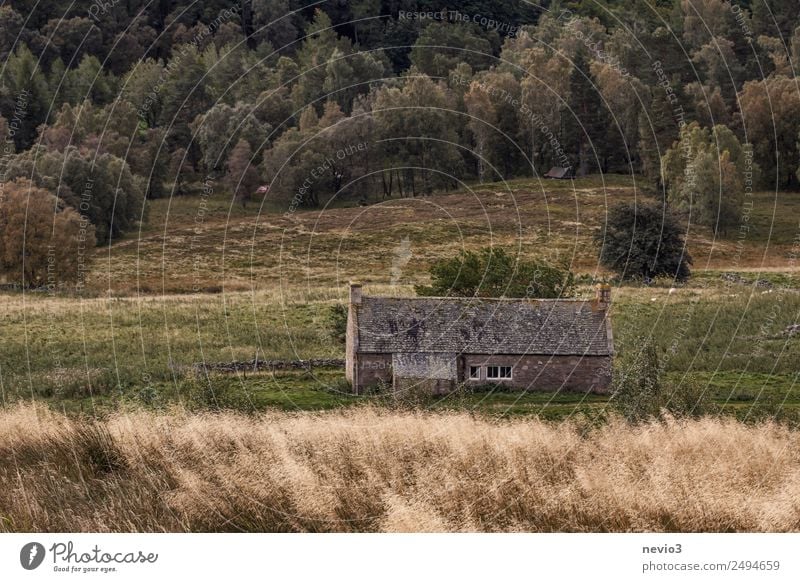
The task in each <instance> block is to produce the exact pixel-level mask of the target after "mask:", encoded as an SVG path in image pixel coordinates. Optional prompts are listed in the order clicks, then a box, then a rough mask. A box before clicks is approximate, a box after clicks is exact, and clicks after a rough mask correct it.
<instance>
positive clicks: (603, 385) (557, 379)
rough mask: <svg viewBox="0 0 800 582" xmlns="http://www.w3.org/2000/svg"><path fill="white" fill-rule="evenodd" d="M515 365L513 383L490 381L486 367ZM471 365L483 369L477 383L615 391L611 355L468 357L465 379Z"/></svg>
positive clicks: (551, 389) (549, 389)
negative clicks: (612, 381)
mask: <svg viewBox="0 0 800 582" xmlns="http://www.w3.org/2000/svg"><path fill="white" fill-rule="evenodd" d="M486 365H496V366H512V375H513V378H512V379H511V380H486V379H485V374H486V370H485V368H483V366H486ZM470 366H481V367H482V369H481V379H480V380H465V382H467V383H468V384H469V383H474V384H492V383H497V384H503V385H508V386H510V387H512V388H514V389H519V390H541V391H543V392H555V391H557V390H570V391H575V392H595V393H600V394H603V393H608V392H609V391H610V390H611V357H610V356H506V355H472V354H470V355H464V356H462V364H461V366H459V368H460V369H461V370H463V372H462V376H461V377H462V378H465V379H466V378H467V377H468V376H469V367H470Z"/></svg>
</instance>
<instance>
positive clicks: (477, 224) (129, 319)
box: [0, 176, 800, 416]
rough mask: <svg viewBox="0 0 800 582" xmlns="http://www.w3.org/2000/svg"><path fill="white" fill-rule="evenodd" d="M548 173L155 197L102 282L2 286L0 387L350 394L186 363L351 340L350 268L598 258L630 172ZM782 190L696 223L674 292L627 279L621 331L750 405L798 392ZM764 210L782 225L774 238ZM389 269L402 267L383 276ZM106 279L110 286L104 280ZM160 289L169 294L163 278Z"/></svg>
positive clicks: (573, 405)
mask: <svg viewBox="0 0 800 582" xmlns="http://www.w3.org/2000/svg"><path fill="white" fill-rule="evenodd" d="M545 186H546V187H547V190H546V191H542V190H541V189H540V184H538V183H533V182H531V181H517V182H511V183H509V184H506V185H502V184H491V185H484V186H483V187H480V188H475V191H474V192H470V193H457V194H442V195H436V196H432V197H428V198H424V199H416V200H409V199H402V200H392V201H388V202H386V203H383V204H378V205H375V206H370V207H367V208H344V207H340V208H332V209H328V210H325V211H323V212H317V211H310V212H298V213H295V214H294V215H293V216H292V217H289V218H287V217H284V216H283V215H281V214H279V213H278V211H279V209H278V208H270V209H269V210H270V212H269V213H266V212H265V213H261V214H260V213H259V209H258V208H255V207H253V208H248V209H241V208H239V207H237V206H234V207H230V204H229V200H227V199H226V198H224V197H223V196H222V195H221V194H220V195H215V196H212V197H210V198H208V199H205V200H203V199H200V198H183V199H175V200H173V201H167V200H159V201H155V202H153V203H152V206H151V208H150V212H149V215H150V216H149V222H148V223H147V224H146V225H145V227H143V229H142V232H141V234H137V235H134V236H130V237H129V238H128V239H127V240H124V241H121V242H119V243H116V244H114V245H113V246H112V247H111V248H110V249H109V248H104V249H99V250H98V260H97V262H96V264H95V270H94V272H93V274H92V277H91V280H90V283H91V289H93V290H94V292H95V293H96V294H97V296H95V297H93V298H69V297H49V296H46V295H42V294H26V295H24V296H23V295H7V296H4V297H2V299H0V318H1V320H2V322H3V329H4V333H3V335H2V337H0V342H1V343H0V388H2V396H3V398H4V400H5V401H11V400H15V399H18V398H25V397H30V396H31V395H34V396H44V397H48V398H54V399H55V401H56V402H57V403H58V405H59V406H64V407H68V408H83V409H85V408H86V407H91V406H93V405H102V406H106V405H108V404H115V403H117V402H119V400H120V399H123V400H127V399H133V400H135V401H142V400H143V401H146V402H154V403H156V404H160V403H165V402H167V401H170V400H174V399H183V398H187V397H190V398H199V399H201V400H204V401H209V400H211V401H214V399H216V398H218V399H220V400H227V401H231V402H234V403H235V404H236V405H238V406H243V407H246V408H249V407H256V408H261V407H263V406H280V407H282V408H286V409H293V408H301V409H307V408H327V407H331V406H339V405H342V404H353V403H356V402H357V401H355V400H354V399H352V398H350V397H347V396H345V395H343V394H342V393H341V390H342V382H341V380H342V379H341V372H339V371H334V370H322V371H317V372H316V373H315V374H314V376H313V377H307V375H304V374H302V373H281V374H258V375H253V374H248V375H239V376H227V377H221V376H220V377H215V378H212V379H211V382H210V384H211V386H212V388H213V391H212V390H208V389H207V388H206V386H208V385H209V379H208V378H198V377H195V376H194V375H193V374H191V373H189V371H188V370H187V367H188V366H189V365H190V364H192V363H194V362H199V361H229V360H234V359H239V360H241V359H252V358H254V357H256V355H258V357H260V358H293V359H294V358H310V357H326V356H335V357H341V355H342V346H341V345H339V344H337V343H336V342H334V341H333V340H332V338H331V337H330V335H329V334H328V332H327V321H326V317H327V307H328V306H329V305H332V304H334V303H335V302H337V301H341V300H343V299H344V294H345V285H344V284H345V283H346V281H347V280H348V279H351V278H358V279H361V280H363V281H365V282H367V283H368V287H367V292H368V293H369V292H372V293H380V294H383V293H398V294H408V293H411V288H410V286H409V284H410V283H413V282H419V281H421V280H423V278H424V273H425V272H426V270H427V267H428V265H429V263H430V261H432V260H433V259H436V258H438V257H443V256H449V255H451V254H453V253H454V252H456V250H457V249H458V248H461V246H462V245H463V246H467V247H478V246H482V245H485V244H489V243H490V242H491V243H493V244H505V245H516V244H520V245H521V247H522V250H523V253H525V254H529V255H536V256H541V255H542V254H545V255H547V256H548V257H549V258H551V259H553V258H555V255H556V254H557V255H558V256H559V257H565V256H566V257H569V259H570V260H571V262H572V263H573V265H574V268H575V269H576V270H578V271H583V272H589V273H592V272H594V271H595V261H596V258H595V255H596V250H595V249H594V248H593V246H592V245H591V243H590V241H591V236H592V233H593V232H594V231H595V230H596V229H598V228H600V225H601V224H602V220H603V216H604V211H605V207H606V205H607V204H610V203H613V202H614V201H616V200H620V199H632V198H633V197H634V190H633V189H632V187H631V184H630V181H629V179H628V178H625V177H618V176H612V177H607V179H606V180H605V185H604V184H603V183H601V181H600V179H599V178H597V177H595V178H589V179H586V180H579V181H577V182H576V183H575V189H574V190H573V188H572V185H571V184H570V183H569V182H547V183H545ZM781 196H782V198H781V199H780V200H778V203H779V206H778V207H777V210H775V205H774V202H775V201H774V200H773V198H774V197H772V196H771V195H769V194H766V193H765V194H760V195H759V196H757V198H756V204H755V206H754V211H753V219H752V220H751V224H752V225H754V226H753V228H752V230H751V231H750V233H749V234H748V238H747V239H745V240H744V244H743V246H742V247H741V248H737V246H736V239H735V238H734V239H731V240H728V241H723V242H714V243H713V244H712V243H711V237H710V236H709V234H708V232H703V231H702V230H701V231H697V233H692V234H691V235H690V238H689V242H690V250H691V252H692V254H693V255H694V257H695V267H696V269H695V276H694V278H693V280H692V282H691V283H690V284H689V285H688V286H687V287H683V288H680V289H678V290H677V292H674V293H672V294H670V292H669V291H668V289H667V288H661V287H656V288H650V289H639V288H636V287H623V288H620V289H618V290H616V292H615V293H616V296H615V300H616V304H617V308H616V313H615V316H614V322H615V335H616V341H617V345H618V347H619V348H620V349H628V346H635V345H636V343H635V341H636V337H637V336H639V335H640V334H642V333H644V334H646V335H652V336H653V337H655V338H657V340H658V341H659V342H660V343H661V344H662V345H663V347H664V348H665V349H667V350H668V351H669V353H670V356H669V359H668V361H667V363H666V368H667V370H668V372H670V374H672V377H673V379H675V380H676V381H679V382H680V381H684V380H690V379H695V380H697V379H699V380H700V381H701V382H702V383H705V384H706V385H707V387H708V388H709V390H711V391H712V393H713V394H714V396H715V397H716V398H717V399H718V400H720V401H721V402H727V403H728V405H729V406H731V407H736V408H739V409H744V411H745V414H746V413H747V411H748V410H749V409H750V407H751V406H752V405H753V404H757V405H761V404H762V403H763V402H764V401H765V400H768V401H769V403H770V405H773V404H774V402H775V401H776V400H780V399H782V398H784V397H787V398H788V400H787V402H788V403H792V404H793V403H795V402H796V401H797V398H796V396H795V388H796V387H795V380H796V378H795V376H794V374H795V373H796V372H797V371H798V366H797V364H796V362H795V361H794V360H793V357H792V355H793V354H794V353H796V352H797V350H798V347H800V339H798V338H792V339H788V338H787V337H785V336H783V335H782V331H783V329H785V327H786V326H787V325H789V324H791V323H794V322H796V321H797V320H798V312H800V300H798V296H797V294H796V293H795V291H794V290H793V289H791V287H792V285H793V281H794V274H795V273H794V271H793V268H794V267H795V265H794V264H793V262H792V261H791V259H790V258H789V252H790V245H791V241H792V238H793V236H794V233H795V232H796V224H794V222H796V216H797V213H796V212H795V210H796V208H797V202H796V201H795V200H794V198H792V197H791V196H789V195H781ZM773 213H774V214H775V215H776V220H775V221H774V222H770V221H771V220H772V218H771V217H772V215H773ZM769 224H772V226H773V229H772V232H773V234H775V235H778V236H779V238H777V239H776V238H773V239H769V240H770V241H771V242H770V244H769V245H766V244H765V241H766V240H767V239H766V238H765V237H766V236H767V235H766V234H765V233H767V231H768V229H767V226H768V225H769ZM793 225H794V226H793ZM165 233H166V234H165ZM406 237H407V240H408V243H406V247H403V246H402V245H403V243H402V241H403V240H404V239H405V238H406ZM398 248H399V249H401V250H402V249H403V248H407V249H408V250H410V257H409V256H406V258H407V260H402V261H399V262H398V258H397V257H398V256H401V255H400V254H399V253H398ZM765 250H766V253H767V259H766V260H765V261H764V264H766V265H769V268H768V273H767V274H766V275H765V274H763V273H762V274H760V275H759V274H756V273H753V272H748V271H753V270H759V267H758V266H759V265H761V264H762V260H761V257H762V256H763V255H764V253H765ZM403 256H404V255H403ZM706 265H708V266H706ZM393 267H394V271H393ZM724 269H733V270H736V271H740V272H742V273H744V274H745V276H746V277H748V278H749V280H750V281H752V280H753V279H754V278H755V277H757V276H760V277H768V278H769V279H771V280H772V281H774V283H775V286H774V288H773V289H772V290H771V292H770V290H766V289H762V288H756V287H754V286H752V285H749V284H746V283H733V284H726V283H724V282H723V281H721V280H720V277H719V275H720V273H719V270H724ZM765 270H766V268H765ZM393 277H394V283H395V284H394V285H392V286H389V285H387V284H388V283H390V282H392V279H393ZM195 289H198V290H200V291H206V292H200V293H192V291H194V290H195ZM104 290H105V291H108V290H110V291H111V293H110V294H105V293H103V294H102V295H101V293H102V292H103V291H104ZM162 290H163V291H166V292H167V293H168V294H167V295H160V294H159V293H160V292H161V291H162ZM223 290H224V293H220V292H219V291H223ZM581 292H582V293H590V290H589V289H587V288H584V289H582V290H581ZM687 374H688V375H687ZM209 392H213V393H209ZM436 406H438V407H445V408H447V407H458V408H463V407H469V408H473V407H474V408H479V409H483V410H491V411H495V412H501V413H512V412H514V413H517V412H519V413H524V412H531V411H534V412H544V413H546V414H547V415H558V416H563V415H568V414H571V413H573V412H578V411H587V410H598V409H599V410H602V409H603V408H605V406H606V405H605V402H604V401H603V400H602V399H598V398H596V397H589V398H583V397H580V396H576V395H569V394H557V395H554V396H553V395H535V394H533V395H508V394H498V395H488V396H487V395H480V396H478V395H476V396H471V397H463V398H462V397H459V398H458V399H455V398H449V399H445V400H444V401H442V402H439V403H437V404H436Z"/></svg>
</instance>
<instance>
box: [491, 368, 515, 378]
mask: <svg viewBox="0 0 800 582" xmlns="http://www.w3.org/2000/svg"><path fill="white" fill-rule="evenodd" d="M486 379H487V380H511V366H486Z"/></svg>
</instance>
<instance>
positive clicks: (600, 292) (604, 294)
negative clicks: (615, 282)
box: [594, 283, 611, 309]
mask: <svg viewBox="0 0 800 582" xmlns="http://www.w3.org/2000/svg"><path fill="white" fill-rule="evenodd" d="M594 298H595V302H596V303H597V307H598V308H600V309H608V307H610V306H611V285H609V284H608V283H599V284H598V285H597V286H596V287H595V296H594Z"/></svg>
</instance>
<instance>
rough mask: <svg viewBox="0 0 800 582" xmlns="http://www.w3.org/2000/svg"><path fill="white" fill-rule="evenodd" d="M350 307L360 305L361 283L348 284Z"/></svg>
mask: <svg viewBox="0 0 800 582" xmlns="http://www.w3.org/2000/svg"><path fill="white" fill-rule="evenodd" d="M350 305H361V283H350Z"/></svg>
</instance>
